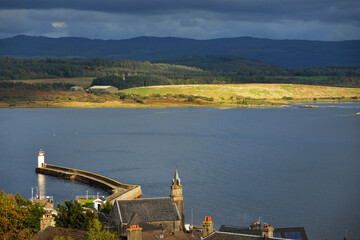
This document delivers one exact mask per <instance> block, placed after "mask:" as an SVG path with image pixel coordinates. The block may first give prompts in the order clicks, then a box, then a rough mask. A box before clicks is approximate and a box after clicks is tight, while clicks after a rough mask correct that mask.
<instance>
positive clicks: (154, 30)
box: [0, 9, 360, 40]
mask: <svg viewBox="0 0 360 240" xmlns="http://www.w3.org/2000/svg"><path fill="white" fill-rule="evenodd" d="M0 20H1V21H0V38H4V37H10V36H13V35H17V34H26V35H43V36H50V37H60V36H79V37H88V38H99V39H124V38H131V37H137V36H144V35H145V36H160V37H165V36H173V37H186V38H196V39H210V38H220V37H238V36H253V37H265V38H275V39H284V38H288V39H309V40H344V39H359V38H360V27H359V26H356V25H349V24H346V23H345V24H344V23H341V22H339V23H336V24H330V25H329V24H324V23H323V22H321V21H316V20H314V21H303V20H289V19H284V20H283V19H278V20H274V21H261V20H258V21H251V20H246V19H245V20H242V19H236V18H230V17H227V16H223V14H220V13H216V12H208V11H188V12H186V13H172V14H163V15H141V16H139V15H136V14H128V13H123V14H116V13H106V12H99V11H78V10H73V9H51V10H0ZM54 22H57V23H64V25H61V26H66V27H63V28H60V27H57V28H55V27H54V26H53V25H54V24H53V23H54ZM57 26H59V24H57Z"/></svg>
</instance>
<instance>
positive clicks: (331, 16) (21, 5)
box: [0, 0, 360, 21]
mask: <svg viewBox="0 0 360 240" xmlns="http://www.w3.org/2000/svg"><path fill="white" fill-rule="evenodd" d="M56 8H65V9H75V10H86V11H101V12H108V13H131V14H149V15H152V14H165V15H166V14H169V13H178V12H183V11H208V12H214V13H221V14H223V15H224V16H223V17H231V18H234V17H235V18H236V19H240V20H246V19H254V20H258V21H261V20H268V19H291V20H293V19H301V20H307V21H309V20H320V21H346V20H357V21H359V20H360V14H359V12H360V1H359V0H341V1H339V0H316V1H314V0H272V1H270V0H202V1H199V0H181V1H174V0H131V1H129V0H128V1H123V0H75V1H74V0H51V1H50V0H31V1H29V0H0V9H56ZM226 15H227V16H226Z"/></svg>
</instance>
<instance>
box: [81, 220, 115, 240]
mask: <svg viewBox="0 0 360 240" xmlns="http://www.w3.org/2000/svg"><path fill="white" fill-rule="evenodd" d="M86 239H88V240H114V239H115V234H114V233H110V232H108V231H106V230H104V229H103V227H102V225H101V223H100V222H99V221H98V220H97V219H93V220H92V221H91V223H90V230H89V233H88V235H87V238H86Z"/></svg>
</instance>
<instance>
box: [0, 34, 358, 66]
mask: <svg viewBox="0 0 360 240" xmlns="http://www.w3.org/2000/svg"><path fill="white" fill-rule="evenodd" d="M207 55H233V56H238V57H241V58H249V59H253V60H258V61H262V62H265V63H268V64H273V65H277V66H285V67H313V66H316V67H324V66H329V65H337V66H355V65H360V40H353V41H334V42H326V41H305V40H271V39H260V38H252V37H238V38H219V39H210V40H194V39H185V38H175V37H162V38H160V37H137V38H132V39H125V40H98V39H87V38H77V37H63V38H48V37H31V36H24V35H19V36H15V37H12V38H7V39H1V40H0V56H13V57H19V58H46V57H53V58H105V59H115V60H119V59H132V60H140V61H145V60H149V61H150V60H156V59H166V58H174V57H182V56H207Z"/></svg>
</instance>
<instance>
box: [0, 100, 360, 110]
mask: <svg viewBox="0 0 360 240" xmlns="http://www.w3.org/2000/svg"><path fill="white" fill-rule="evenodd" d="M359 102H360V101H351V100H345V99H344V100H342V101H339V100H336V101H335V100H334V101H329V100H326V101H316V102H314V101H310V100H309V101H306V100H304V99H301V100H300V99H299V101H296V100H292V101H289V102H271V104H260V105H255V104H249V105H243V104H230V103H200V104H199V103H166V102H164V103H161V102H158V103H152V104H140V103H124V102H120V101H110V102H104V103H95V102H63V103H47V102H17V103H8V102H0V108H3V109H16V108H52V109H54V108H133V109H136V108H178V107H183V108H188V107H204V108H206V107H214V108H229V109H230V108H250V109H268V108H284V107H289V106H294V105H301V104H304V105H309V104H311V105H316V104H334V103H359Z"/></svg>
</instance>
